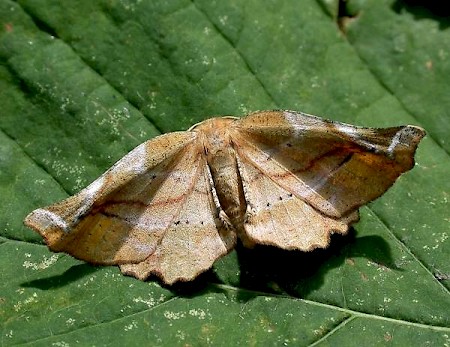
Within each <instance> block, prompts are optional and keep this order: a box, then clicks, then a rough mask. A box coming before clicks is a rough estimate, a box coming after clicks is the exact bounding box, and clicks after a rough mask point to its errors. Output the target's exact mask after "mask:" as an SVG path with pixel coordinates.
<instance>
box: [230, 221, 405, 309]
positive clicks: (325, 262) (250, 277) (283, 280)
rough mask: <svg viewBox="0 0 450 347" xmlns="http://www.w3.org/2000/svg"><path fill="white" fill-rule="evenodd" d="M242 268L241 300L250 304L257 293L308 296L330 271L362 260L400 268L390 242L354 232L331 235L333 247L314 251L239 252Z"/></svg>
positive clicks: (241, 249) (265, 248) (261, 249)
mask: <svg viewBox="0 0 450 347" xmlns="http://www.w3.org/2000/svg"><path fill="white" fill-rule="evenodd" d="M237 252H238V253H237V254H238V260H239V265H240V280H239V285H238V287H239V288H242V289H243V290H242V291H241V292H240V293H238V299H239V300H243V301H247V300H249V299H251V298H252V297H254V296H256V295H257V294H251V292H252V291H254V292H264V293H266V292H267V293H276V294H285V295H289V296H293V297H299V298H302V297H306V296H308V294H309V293H310V292H312V291H314V290H317V289H318V288H320V287H321V285H323V283H324V278H325V276H326V274H327V273H328V272H329V271H332V270H333V269H337V268H339V267H342V266H345V265H344V263H345V262H346V261H347V262H348V263H349V264H351V263H352V262H353V260H352V258H358V257H363V258H366V259H368V260H370V261H371V262H373V263H375V264H377V265H378V266H380V267H387V268H390V269H397V267H396V265H395V264H394V262H393V259H392V256H391V252H390V248H389V245H388V243H387V242H386V241H385V240H384V239H383V238H382V237H379V236H363V237H359V238H356V237H355V231H354V229H351V230H350V232H349V234H348V235H346V236H341V235H334V236H332V240H331V244H330V247H329V248H327V249H316V250H314V251H312V252H299V251H285V250H281V249H278V248H275V247H269V246H259V247H255V248H254V249H246V248H244V247H239V248H238V249H237Z"/></svg>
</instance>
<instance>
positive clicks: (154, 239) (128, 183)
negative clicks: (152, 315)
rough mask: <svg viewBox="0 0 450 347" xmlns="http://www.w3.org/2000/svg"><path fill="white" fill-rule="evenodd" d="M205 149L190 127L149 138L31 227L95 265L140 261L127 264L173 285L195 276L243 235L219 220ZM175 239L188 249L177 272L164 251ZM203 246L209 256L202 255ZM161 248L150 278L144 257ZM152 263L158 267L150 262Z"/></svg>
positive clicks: (34, 217)
mask: <svg viewBox="0 0 450 347" xmlns="http://www.w3.org/2000/svg"><path fill="white" fill-rule="evenodd" d="M202 150H203V148H202V147H201V146H200V145H199V143H198V141H197V140H196V139H195V134H194V133H190V132H185V133H173V134H169V135H165V136H162V137H158V138H156V139H154V140H151V141H148V142H146V143H144V144H142V145H140V146H138V147H137V148H136V149H134V150H133V151H132V152H130V153H129V154H128V155H127V156H125V157H124V158H122V159H121V160H120V161H119V162H118V163H116V164H115V165H114V166H113V167H112V168H111V169H110V170H108V171H107V172H106V173H105V174H104V175H102V176H101V177H100V178H99V179H97V180H96V181H94V182H93V183H92V184H91V185H90V186H88V187H87V188H86V189H84V190H82V191H81V192H80V193H78V194H77V195H75V196H73V197H70V198H68V199H66V200H64V201H62V202H60V203H57V204H54V205H51V206H49V207H46V208H42V209H38V210H35V211H33V212H32V213H31V214H30V215H29V216H28V217H27V218H26V220H25V224H26V225H28V226H30V227H31V228H33V229H35V230H36V231H38V232H39V233H40V234H41V235H42V236H43V237H44V238H45V240H46V242H47V244H48V246H49V248H50V249H51V250H53V251H56V252H66V253H69V254H71V255H73V256H74V257H76V258H79V259H82V260H85V261H89V262H91V263H95V264H130V263H131V264H132V263H140V264H141V265H139V264H138V265H136V267H134V266H133V265H128V266H127V267H125V266H124V268H123V271H124V272H126V273H127V274H132V275H135V276H136V277H139V278H144V277H147V276H148V275H149V274H150V273H151V272H155V273H157V274H158V275H159V276H160V277H162V278H163V280H164V281H165V282H167V283H172V282H173V281H176V280H178V279H192V278H193V277H195V275H197V274H198V273H199V272H202V271H205V270H207V269H208V268H210V267H211V266H212V263H213V262H214V260H216V259H217V258H218V257H220V256H222V255H224V254H226V253H227V252H228V251H229V250H230V249H231V248H232V247H233V246H234V240H235V235H234V233H233V232H232V231H228V230H224V227H223V226H222V225H221V222H220V220H219V219H218V214H219V211H220V208H219V206H218V202H217V198H214V196H215V195H214V194H215V192H214V188H213V187H212V186H211V183H210V179H209V178H208V177H209V176H208V172H207V171H206V170H207V166H206V164H205V162H204V159H203V157H202ZM121 177H123V179H120V178H121ZM167 238H169V239H170V241H169V242H170V243H172V245H173V247H178V246H179V247H180V250H182V252H186V253H185V255H184V257H179V258H177V259H175V258H171V259H172V264H171V266H172V269H171V270H170V273H169V272H168V271H169V268H168V267H164V265H167V262H168V261H169V260H167V259H168V258H167V257H165V258H164V256H166V255H167V254H166V253H165V252H164V250H163V248H164V245H166V244H167ZM183 245H189V247H191V248H189V250H187V249H186V247H183ZM199 249H200V250H201V251H203V252H205V254H206V255H207V256H206V257H205V256H203V257H198V254H195V252H197V251H198V250H199ZM155 253H157V254H158V259H162V260H160V262H161V265H160V266H157V265H154V263H155V259H156V257H155V256H153V257H150V258H151V260H150V261H149V262H147V263H145V264H146V266H147V269H145V270H146V272H145V275H144V274H143V270H142V265H143V264H144V263H142V262H143V261H144V260H145V259H146V258H148V257H149V256H150V255H152V254H155ZM175 253H176V251H174V252H173V253H172V254H175ZM199 259H201V261H200V260H199ZM151 261H153V263H152V264H153V267H152V266H150V265H147V264H150V262H151ZM174 261H179V263H178V264H173V262H174Z"/></svg>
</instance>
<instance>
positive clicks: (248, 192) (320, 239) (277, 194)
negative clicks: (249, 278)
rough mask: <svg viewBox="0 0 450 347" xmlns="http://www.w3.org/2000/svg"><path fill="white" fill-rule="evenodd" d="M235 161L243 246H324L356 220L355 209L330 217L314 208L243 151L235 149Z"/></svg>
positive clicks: (305, 249) (297, 247)
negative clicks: (241, 188)
mask: <svg viewBox="0 0 450 347" xmlns="http://www.w3.org/2000/svg"><path fill="white" fill-rule="evenodd" d="M238 163H239V172H240V174H241V177H242V183H243V185H244V194H245V199H246V201H247V213H246V218H245V222H244V229H245V232H246V236H247V237H248V239H246V238H244V240H243V241H244V242H246V243H247V246H252V245H253V244H256V243H257V244H264V245H272V246H277V247H280V248H284V249H298V250H302V251H310V250H312V249H314V248H318V247H320V248H325V247H327V246H328V244H329V241H330V234H331V233H341V234H345V233H346V232H347V230H348V226H349V224H351V223H353V222H355V221H357V220H358V213H357V212H353V213H350V214H349V215H348V216H346V217H342V218H339V219H334V218H331V217H328V216H326V215H324V214H323V213H321V212H320V211H318V210H316V209H314V208H313V207H311V205H309V204H308V203H307V202H305V201H303V200H302V199H301V198H299V197H297V196H295V195H293V194H292V192H291V191H290V190H289V187H288V188H283V186H282V185H279V184H278V183H277V182H276V181H275V180H273V179H272V178H271V177H270V176H269V175H268V174H267V173H265V172H263V171H262V170H261V168H260V167H259V166H257V165H255V163H254V162H252V161H251V160H250V158H249V157H248V156H247V153H245V151H238Z"/></svg>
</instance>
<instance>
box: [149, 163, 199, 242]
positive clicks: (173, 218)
mask: <svg viewBox="0 0 450 347" xmlns="http://www.w3.org/2000/svg"><path fill="white" fill-rule="evenodd" d="M194 162H195V163H197V168H196V170H195V174H194V175H193V177H192V181H191V185H190V187H189V189H188V190H187V191H186V194H185V197H184V199H182V200H183V202H181V203H180V207H179V208H178V209H177V210H176V212H175V213H174V214H173V217H172V219H171V220H170V223H168V224H167V227H166V228H165V229H164V231H163V233H162V234H161V237H160V238H159V240H158V242H157V243H156V247H155V249H156V248H158V246H160V245H161V242H162V240H163V239H164V237H165V236H166V233H167V230H168V229H169V228H170V226H171V225H172V223H173V221H174V220H175V219H176V217H178V216H179V215H180V212H181V210H182V209H183V207H184V204H185V203H186V199H187V198H188V197H189V196H190V195H191V193H192V191H193V189H194V187H195V183H196V182H197V180H198V176H199V170H200V168H201V165H200V164H199V162H200V161H199V160H194Z"/></svg>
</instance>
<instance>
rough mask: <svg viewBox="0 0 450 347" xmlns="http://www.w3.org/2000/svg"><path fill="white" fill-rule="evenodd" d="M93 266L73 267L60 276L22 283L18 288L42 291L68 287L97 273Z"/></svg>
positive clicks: (81, 265) (84, 264)
mask: <svg viewBox="0 0 450 347" xmlns="http://www.w3.org/2000/svg"><path fill="white" fill-rule="evenodd" d="M97 270H98V269H97V268H96V267H95V266H92V265H90V264H88V263H83V264H78V265H73V266H71V267H70V268H69V269H67V270H66V271H64V272H63V273H62V274H60V275H54V276H50V277H47V278H40V279H37V280H32V281H28V282H24V283H22V284H21V285H20V286H21V287H24V288H37V289H42V290H47V289H58V288H61V287H64V286H66V285H68V284H69V283H71V282H75V281H76V280H78V279H80V278H83V277H85V276H88V275H90V274H91V273H93V272H95V271H97Z"/></svg>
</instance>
